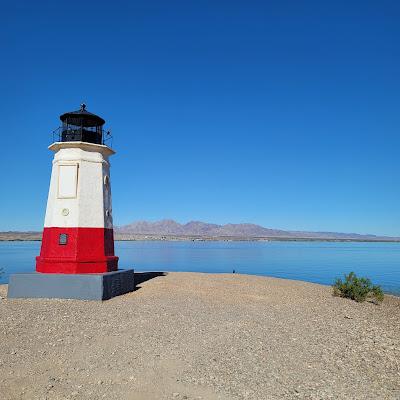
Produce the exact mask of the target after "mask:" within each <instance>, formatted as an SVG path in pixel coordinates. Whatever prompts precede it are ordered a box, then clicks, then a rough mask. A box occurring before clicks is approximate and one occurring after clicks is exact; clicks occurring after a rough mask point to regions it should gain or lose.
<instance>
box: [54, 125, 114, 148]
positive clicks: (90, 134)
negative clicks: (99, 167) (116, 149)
mask: <svg viewBox="0 0 400 400" xmlns="http://www.w3.org/2000/svg"><path fill="white" fill-rule="evenodd" d="M52 140H53V142H87V143H94V144H103V145H107V146H109V147H112V142H113V136H112V134H111V132H110V131H106V130H104V129H103V128H102V127H99V126H96V127H80V126H71V125H69V126H65V125H64V126H60V127H59V128H57V129H55V130H54V131H53V132H52Z"/></svg>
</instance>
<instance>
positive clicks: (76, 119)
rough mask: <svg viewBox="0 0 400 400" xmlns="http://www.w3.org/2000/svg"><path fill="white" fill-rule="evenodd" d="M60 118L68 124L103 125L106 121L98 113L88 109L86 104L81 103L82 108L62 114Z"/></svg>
mask: <svg viewBox="0 0 400 400" xmlns="http://www.w3.org/2000/svg"><path fill="white" fill-rule="evenodd" d="M60 120H61V121H62V122H65V123H67V124H68V125H76V126H102V125H104V124H105V122H106V121H104V119H103V118H101V117H99V116H98V115H96V114H93V113H91V112H89V111H86V104H81V108H80V109H79V110H77V111H71V112H67V113H65V114H63V115H60Z"/></svg>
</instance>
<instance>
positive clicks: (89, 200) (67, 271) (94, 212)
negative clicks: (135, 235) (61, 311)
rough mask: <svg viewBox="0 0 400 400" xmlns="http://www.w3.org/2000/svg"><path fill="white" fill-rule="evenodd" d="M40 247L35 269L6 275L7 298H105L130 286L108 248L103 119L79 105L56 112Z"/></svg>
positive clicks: (128, 272)
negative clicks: (57, 122)
mask: <svg viewBox="0 0 400 400" xmlns="http://www.w3.org/2000/svg"><path fill="white" fill-rule="evenodd" d="M60 119H61V121H62V127H61V128H60V129H59V132H60V133H59V137H58V140H57V141H55V142H54V143H53V144H51V145H50V146H49V149H50V150H51V151H54V153H55V154H54V159H53V166H52V171H51V179H50V189H49V196H48V199H47V209H46V218H45V221H44V230H43V239H42V247H41V250H40V255H39V256H38V257H36V272H33V273H32V272H27V273H18V274H13V275H11V276H10V280H9V284H8V297H9V298H32V297H36V298H67V299H80V300H107V299H110V298H112V297H114V296H119V295H121V294H125V293H128V292H132V291H133V290H134V289H135V274H134V270H133V269H118V257H116V256H115V254H114V233H113V219H112V206H111V181H110V161H109V158H110V156H112V155H113V154H115V152H114V150H112V149H111V148H110V147H109V146H107V145H106V144H105V142H104V137H103V125H104V123H105V121H104V119H102V118H100V117H99V116H97V115H95V114H92V113H90V112H88V111H86V106H85V105H84V104H82V105H81V108H80V110H78V111H73V112H69V113H66V114H63V115H61V117H60Z"/></svg>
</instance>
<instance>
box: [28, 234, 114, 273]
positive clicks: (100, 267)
mask: <svg viewBox="0 0 400 400" xmlns="http://www.w3.org/2000/svg"><path fill="white" fill-rule="evenodd" d="M117 270H118V257H116V256H115V255H114V232H113V229H107V228H44V230H43V238H42V247H41V250H40V256H38V257H36V271H37V272H44V273H58V274H88V273H104V272H111V271H117Z"/></svg>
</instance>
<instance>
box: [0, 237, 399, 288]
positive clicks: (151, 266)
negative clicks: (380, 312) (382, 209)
mask: <svg viewBox="0 0 400 400" xmlns="http://www.w3.org/2000/svg"><path fill="white" fill-rule="evenodd" d="M39 250H40V242H0V268H3V271H4V273H3V275H2V276H1V277H0V282H2V283H6V282H8V276H9V274H11V273H15V272H27V271H33V270H34V268H35V256H37V255H38V254H39ZM115 252H116V255H118V256H119V257H120V261H119V266H120V267H121V268H130V267H133V268H135V269H136V270H139V271H193V272H211V273H221V272H232V270H233V269H235V270H236V272H237V273H241V274H255V275H265V276H275V277H279V278H289V279H299V280H304V281H309V282H316V283H322V284H327V285H330V284H331V283H332V282H333V280H334V279H335V278H336V277H340V276H342V275H343V274H344V273H348V272H350V271H354V272H356V273H357V274H359V275H362V276H367V277H369V278H370V279H371V280H372V281H373V282H374V283H376V284H379V285H381V286H382V288H383V289H384V290H385V291H386V292H389V293H395V294H400V243H353V242H346V243H339V242H222V241H221V242H201V241H196V242H168V241H137V242H128V241H126V242H116V243H115Z"/></svg>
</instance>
